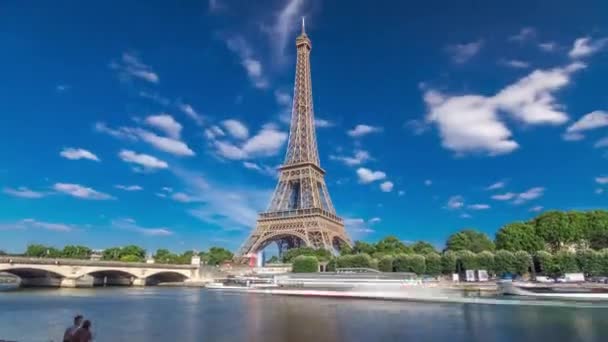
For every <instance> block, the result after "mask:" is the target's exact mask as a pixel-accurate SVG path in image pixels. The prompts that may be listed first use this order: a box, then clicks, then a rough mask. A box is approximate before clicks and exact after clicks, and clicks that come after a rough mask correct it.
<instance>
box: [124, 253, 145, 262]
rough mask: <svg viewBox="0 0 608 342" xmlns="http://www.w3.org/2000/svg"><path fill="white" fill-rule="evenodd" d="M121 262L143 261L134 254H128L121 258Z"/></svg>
mask: <svg viewBox="0 0 608 342" xmlns="http://www.w3.org/2000/svg"><path fill="white" fill-rule="evenodd" d="M120 261H122V262H141V261H142V260H141V259H140V258H139V257H138V256H137V255H133V254H127V255H123V256H121V257H120Z"/></svg>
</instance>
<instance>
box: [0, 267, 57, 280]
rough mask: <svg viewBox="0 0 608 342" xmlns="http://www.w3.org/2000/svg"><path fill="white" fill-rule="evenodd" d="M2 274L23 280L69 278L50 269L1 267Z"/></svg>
mask: <svg viewBox="0 0 608 342" xmlns="http://www.w3.org/2000/svg"><path fill="white" fill-rule="evenodd" d="M0 272H5V273H9V274H12V275H14V276H17V277H19V278H21V279H27V278H45V277H48V278H57V279H61V278H67V277H68V275H67V274H65V273H62V271H61V270H60V269H53V270H51V269H49V268H48V267H0Z"/></svg>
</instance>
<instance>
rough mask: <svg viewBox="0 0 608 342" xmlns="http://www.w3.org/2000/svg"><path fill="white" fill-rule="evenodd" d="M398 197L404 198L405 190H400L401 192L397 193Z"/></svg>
mask: <svg viewBox="0 0 608 342" xmlns="http://www.w3.org/2000/svg"><path fill="white" fill-rule="evenodd" d="M397 195H399V196H404V195H405V191H403V190H399V191H398V192H397Z"/></svg>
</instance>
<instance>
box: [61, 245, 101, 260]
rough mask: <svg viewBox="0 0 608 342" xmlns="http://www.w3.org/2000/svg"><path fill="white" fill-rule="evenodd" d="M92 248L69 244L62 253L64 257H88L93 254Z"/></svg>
mask: <svg viewBox="0 0 608 342" xmlns="http://www.w3.org/2000/svg"><path fill="white" fill-rule="evenodd" d="M92 252H93V251H91V249H90V248H89V247H86V246H74V245H68V246H64V247H63V251H62V252H61V255H62V257H63V258H71V259H88V258H89V257H90V256H91V253H92Z"/></svg>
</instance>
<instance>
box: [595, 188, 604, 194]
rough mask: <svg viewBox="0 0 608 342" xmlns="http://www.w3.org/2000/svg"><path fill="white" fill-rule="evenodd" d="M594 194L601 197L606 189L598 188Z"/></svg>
mask: <svg viewBox="0 0 608 342" xmlns="http://www.w3.org/2000/svg"><path fill="white" fill-rule="evenodd" d="M594 192H595V194H596V195H601V194H603V193H604V189H602V188H597V189H595V191H594Z"/></svg>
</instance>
